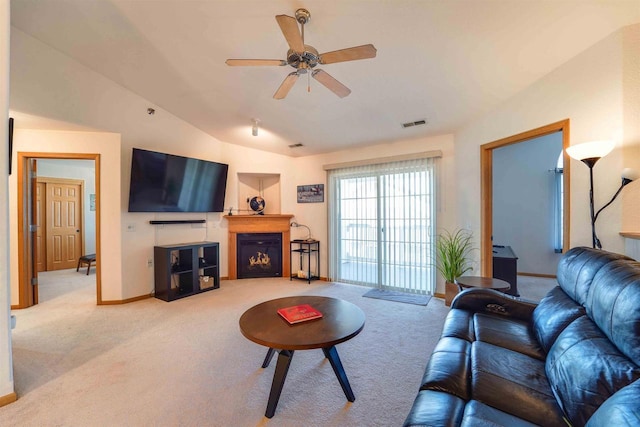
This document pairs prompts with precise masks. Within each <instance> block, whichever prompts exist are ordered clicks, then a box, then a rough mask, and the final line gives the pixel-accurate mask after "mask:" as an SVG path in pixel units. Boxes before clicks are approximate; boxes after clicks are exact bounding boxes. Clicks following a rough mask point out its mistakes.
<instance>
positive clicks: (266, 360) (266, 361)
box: [262, 348, 275, 368]
mask: <svg viewBox="0 0 640 427" xmlns="http://www.w3.org/2000/svg"><path fill="white" fill-rule="evenodd" d="M273 353H275V349H273V348H269V350H268V351H267V355H266V356H265V357H264V362H262V367H263V368H266V367H268V366H269V363H271V359H273Z"/></svg>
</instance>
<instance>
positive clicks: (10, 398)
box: [0, 391, 18, 406]
mask: <svg viewBox="0 0 640 427" xmlns="http://www.w3.org/2000/svg"><path fill="white" fill-rule="evenodd" d="M16 400H18V395H17V394H16V392H15V391H14V392H13V393H9V394H7V395H4V396H0V406H5V405H8V404H9V403H13V402H15V401H16Z"/></svg>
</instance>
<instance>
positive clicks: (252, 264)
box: [236, 233, 282, 279]
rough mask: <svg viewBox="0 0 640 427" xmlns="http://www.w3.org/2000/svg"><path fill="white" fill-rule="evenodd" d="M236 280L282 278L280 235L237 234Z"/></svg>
mask: <svg viewBox="0 0 640 427" xmlns="http://www.w3.org/2000/svg"><path fill="white" fill-rule="evenodd" d="M236 259H237V263H238V264H237V272H238V279H248V278H258V277H282V233H238V235H237V256H236Z"/></svg>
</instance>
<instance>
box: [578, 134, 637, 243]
mask: <svg viewBox="0 0 640 427" xmlns="http://www.w3.org/2000/svg"><path fill="white" fill-rule="evenodd" d="M613 146H614V144H613V141H591V142H585V143H583V144H578V145H572V146H571V147H568V148H567V154H568V155H569V156H571V158H573V159H576V160H580V161H581V162H582V163H584V164H585V165H587V167H588V168H589V208H590V213H591V243H592V246H593V247H594V248H596V247H597V248H598V249H602V244H601V243H600V239H598V235H597V234H596V220H597V219H598V215H600V212H602V211H603V210H604V209H605V208H606V207H607V206H609V205H610V204H611V203H613V201H614V200H615V199H616V197H618V194H620V192H621V191H622V189H623V188H624V186H625V185H627V184H629V183H630V182H632V181H633V180H634V179H637V178H638V174H637V172H635V171H634V170H633V169H630V168H625V169H624V170H623V171H622V183H621V184H620V187H619V188H618V191H616V193H615V194H614V195H613V197H612V198H611V200H609V202H607V203H606V204H605V205H604V206H602V207H601V208H600V209H598V211H597V212H596V211H595V208H594V205H593V167H594V166H595V164H596V162H597V161H598V160H600V159H601V158H603V157H604V156H606V155H607V154H609V153H610V152H611V150H613Z"/></svg>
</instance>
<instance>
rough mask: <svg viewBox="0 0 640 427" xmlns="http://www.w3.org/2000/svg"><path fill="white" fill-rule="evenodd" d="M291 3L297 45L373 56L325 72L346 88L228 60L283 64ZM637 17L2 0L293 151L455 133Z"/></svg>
mask: <svg viewBox="0 0 640 427" xmlns="http://www.w3.org/2000/svg"><path fill="white" fill-rule="evenodd" d="M301 7H304V8H306V9H308V10H309V11H310V12H311V20H310V22H309V23H308V24H307V25H306V26H305V43H306V44H309V45H312V46H313V47H315V48H316V49H317V50H318V51H319V52H320V53H323V52H328V51H333V50H337V49H342V48H346V47H351V46H358V45H363V44H367V43H371V44H373V45H374V46H375V47H376V49H377V56H376V57H375V58H373V59H365V60H359V61H349V62H341V63H336V64H328V65H323V66H322V69H323V70H325V71H326V72H328V73H329V74H331V75H332V76H333V77H334V78H336V79H337V80H339V81H340V82H342V83H343V84H344V85H346V86H347V87H349V88H350V89H351V91H352V92H351V94H350V95H349V96H347V97H345V98H339V97H337V96H336V95H335V94H333V93H332V92H330V91H329V90H328V89H326V88H325V87H324V86H322V85H321V84H319V83H318V82H317V81H315V80H314V79H307V78H306V77H304V76H303V77H301V78H300V79H298V81H297V83H296V84H295V86H294V87H293V88H292V89H291V91H290V92H289V94H288V96H287V97H286V98H285V99H283V100H275V99H273V94H274V92H275V91H276V89H277V88H278V87H279V86H280V84H281V83H282V81H283V80H284V78H285V76H286V75H287V74H288V73H290V72H291V71H293V69H292V68H291V67H289V66H283V67H278V66H273V67H229V66H227V65H225V60H226V59H227V58H252V59H256V58H265V59H285V57H286V53H287V50H288V48H289V46H288V44H287V42H286V40H285V38H284V37H283V34H282V32H281V31H280V28H279V26H278V24H277V22H276V20H275V16H276V15H280V14H286V15H290V16H294V14H295V11H296V9H298V8H301ZM639 21H640V2H639V1H637V0H562V1H560V0H446V1H445V0H393V1H391V0H369V1H365V0H306V1H294V0H246V1H241V0H202V1H197V0H147V1H142V0H12V1H11V23H12V25H13V26H15V27H16V28H18V29H20V30H21V31H23V32H25V33H28V34H30V35H31V36H33V37H35V38H37V39H39V40H41V41H42V42H44V43H46V44H48V45H50V46H51V47H53V48H55V49H57V50H59V51H61V52H63V53H65V54H66V55H69V56H70V57H72V58H74V59H75V60H77V61H78V62H80V63H82V64H84V65H85V66H87V67H89V68H91V69H93V70H95V71H97V72H99V73H101V74H103V75H104V76H106V77H107V78H109V79H111V80H113V81H115V82H116V83H118V84H120V85H122V86H124V87H126V88H128V89H129V90H131V91H132V92H134V93H136V94H138V95H140V96H142V97H144V98H145V99H147V100H149V101H150V102H151V103H153V104H154V105H155V106H157V107H160V108H162V109H165V110H167V111H169V112H170V113H172V114H174V115H175V116H177V117H180V118H181V119H183V120H185V121H187V122H189V123H191V124H192V125H194V126H196V127H197V128H199V129H201V130H202V131H204V132H206V133H208V134H210V135H211V136H213V137H215V138H217V139H219V140H221V141H225V142H229V143H233V144H240V145H244V146H249V147H254V148H259V149H263V150H267V151H272V152H277V153H281V154H286V155H291V156H301V155H309V154H315V153H321V152H328V151H335V150H340V149H343V148H348V147H353V146H364V145H370V144H375V143H380V142H389V141H395V140H402V139H412V138H418V137H425V136H431V135H439V134H445V133H451V132H454V131H455V130H456V129H457V128H460V127H461V126H463V125H464V124H465V123H467V122H469V121H470V120H473V119H474V118H475V117H477V116H479V115H481V114H483V112H486V111H489V110H491V109H492V108H494V107H495V106H496V105H498V104H500V103H501V102H504V101H505V100H507V99H508V98H510V97H512V96H513V95H515V94H516V93H517V92H519V91H521V90H523V89H524V88H526V87H527V86H529V85H531V84H532V83H534V82H535V81H536V80H538V79H540V78H541V77H542V76H544V75H546V74H548V73H549V72H551V71H552V70H553V69H555V68H557V67H558V66H560V65H561V64H563V63H564V62H566V61H567V60H569V59H570V58H572V57H574V56H575V55H577V54H578V53H580V52H581V51H583V50H585V49H587V48H588V47H589V46H591V45H593V44H594V43H596V42H597V41H599V40H601V39H603V38H604V37H606V36H607V35H609V34H611V33H612V32H614V31H616V30H617V29H619V28H621V27H623V26H625V25H629V24H632V23H635V22H639ZM253 118H257V119H259V120H260V133H259V136H258V137H254V136H252V135H251V121H252V119H253ZM419 120H426V122H427V124H426V125H423V126H412V127H408V128H405V127H403V126H402V124H403V123H405V122H414V121H419ZM299 143H301V144H303V146H302V147H298V148H290V147H289V146H290V145H293V144H299Z"/></svg>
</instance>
